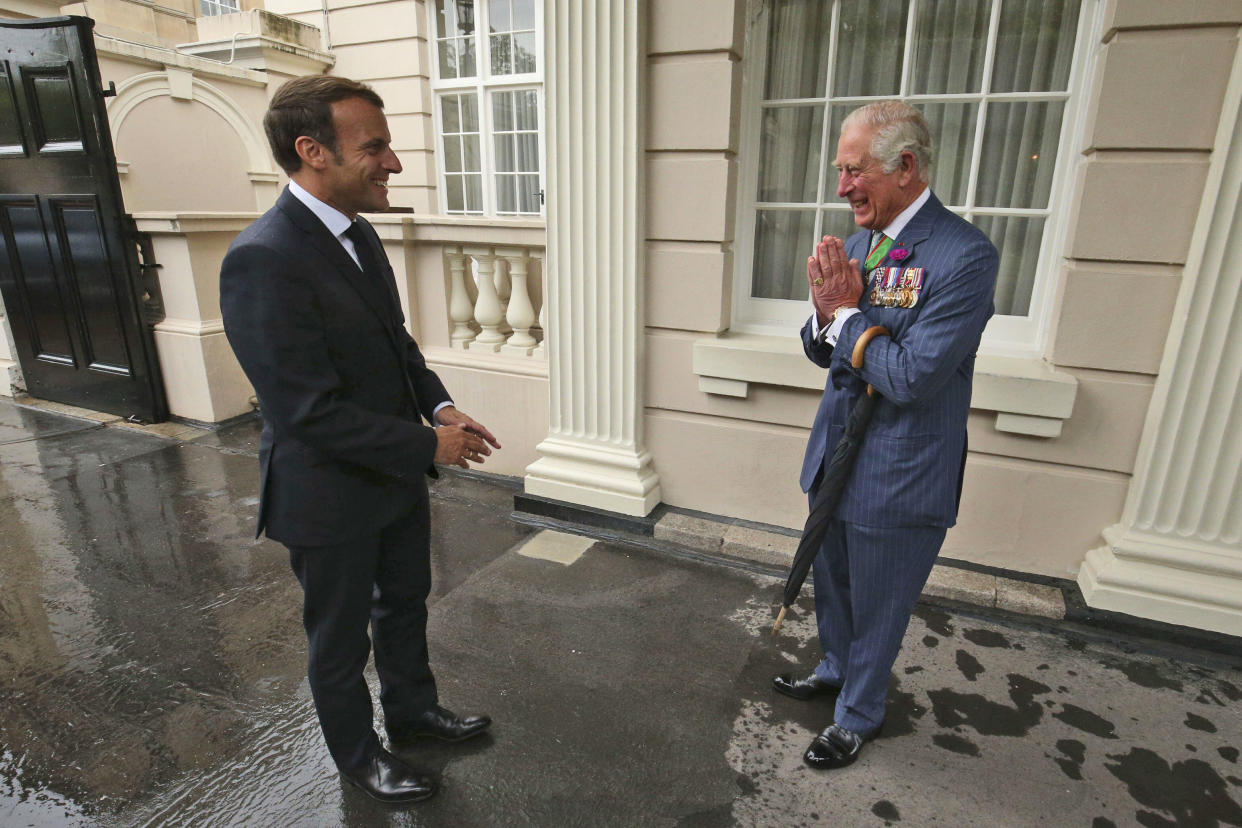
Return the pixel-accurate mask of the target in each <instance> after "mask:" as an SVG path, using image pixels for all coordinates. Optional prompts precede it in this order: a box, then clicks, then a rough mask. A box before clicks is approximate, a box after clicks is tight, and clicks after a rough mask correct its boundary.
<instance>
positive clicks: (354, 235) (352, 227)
mask: <svg viewBox="0 0 1242 828" xmlns="http://www.w3.org/2000/svg"><path fill="white" fill-rule="evenodd" d="M345 237H346V238H347V239H349V240H350V241H351V242H353V243H354V253H355V254H356V255H357V256H358V263H359V265H361V267H362V272H363V273H365V274H367V275H368V276H370V277H371V278H372V279H373V280H374V282H375V284H380V282H381V280H382V279H383V273H384V271H383V270H381V269H380V266H379V262H377V261H376V260H375V251H373V250H372V249H371V242H370V240H368V239H367V236H366V233H364V232H363V231H362V225H361V224H359V223H358V221H357V219H355V220H354V221H352V222H350V224H349V229H348V230H346V231H345Z"/></svg>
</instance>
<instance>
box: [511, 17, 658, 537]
mask: <svg viewBox="0 0 1242 828" xmlns="http://www.w3.org/2000/svg"><path fill="white" fill-rule="evenodd" d="M646 11H647V2H646V0H628V2H627V0H599V2H586V1H585V0H547V2H546V3H545V4H544V24H545V33H546V34H545V38H546V43H547V48H546V50H545V52H546V55H545V61H546V63H545V72H546V79H547V82H546V85H545V95H546V101H547V108H546V111H547V124H546V130H547V136H548V146H547V153H548V171H547V192H548V210H547V226H548V248H547V259H546V267H545V284H546V289H545V297H546V300H545V307H546V308H547V329H546V339H545V342H546V346H547V351H548V379H549V383H548V385H549V397H550V399H549V412H548V413H549V417H548V422H549V426H548V436H547V438H546V439H544V440H543V442H541V443H540V444H539V446H538V449H537V450H538V452H539V455H540V457H539V459H538V460H536V461H535V462H534V463H532V464H531V465H530V466H528V467H527V469H526V491H527V492H528V493H529V494H532V495H539V496H542V497H548V498H553V499H555V500H562V501H567V502H570V503H575V504H579V505H583V506H590V507H594V508H598V509H605V510H608V511H612V512H619V513H621V514H626V515H646V514H647V513H648V512H650V511H651V510H652V509H653V508H654V507H655V506H656V504H657V503H659V501H660V488H659V483H658V478H657V477H656V474H655V472H654V470H653V469H652V467H651V455H650V454H649V453H648V452H647V450H646V449H645V448H644V447H643V389H642V382H641V375H640V371H641V366H642V351H643V320H642V307H643V299H642V284H641V282H642V275H643V238H644V227H643V189H644V188H643V181H644V178H643V177H644V174H645V172H644V164H643V147H642V141H643V136H644V128H643V125H644V112H643V108H644V102H643V94H644V75H645V71H644V67H645V62H646V46H645V32H644V30H645V24H646Z"/></svg>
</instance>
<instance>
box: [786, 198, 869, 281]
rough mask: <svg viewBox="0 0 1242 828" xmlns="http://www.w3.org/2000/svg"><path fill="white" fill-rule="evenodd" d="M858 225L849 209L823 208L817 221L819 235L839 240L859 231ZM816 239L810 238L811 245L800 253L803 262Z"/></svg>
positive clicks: (803, 271) (843, 239)
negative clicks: (821, 215) (834, 237)
mask: <svg viewBox="0 0 1242 828" xmlns="http://www.w3.org/2000/svg"><path fill="white" fill-rule="evenodd" d="M859 229H860V228H859V226H858V225H857V224H855V223H854V214H853V213H851V212H850V211H849V210H825V211H824V212H823V217H822V218H821V219H820V223H819V235H820V236H821V237H823V236H836V237H837V238H838V239H840V240H841V241H845V240H846V239H848V238H849V237H850V236H852V235H854V234H855V233H857V232H858V231H859ZM815 241H816V239H812V240H811V247H808V248H807V249H806V250H805V251H804V252H803V254H802V259H801V261H803V262H805V261H806V257H807V256H809V255H811V250H812V249H814V245H815ZM802 275H803V281H805V280H806V268H805V267H803V268H802Z"/></svg>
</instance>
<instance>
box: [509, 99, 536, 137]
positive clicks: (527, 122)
mask: <svg viewBox="0 0 1242 828" xmlns="http://www.w3.org/2000/svg"><path fill="white" fill-rule="evenodd" d="M513 99H514V108H515V111H516V113H517V128H518V129H539V95H538V94H537V93H536V92H535V90H533V89H524V90H522V91H520V92H514V93H513Z"/></svg>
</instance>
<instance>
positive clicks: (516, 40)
mask: <svg viewBox="0 0 1242 828" xmlns="http://www.w3.org/2000/svg"><path fill="white" fill-rule="evenodd" d="M513 71H514V72H515V73H516V74H519V75H522V74H526V73H527V72H534V71H535V33H534V32H519V33H517V34H515V35H514V36H513Z"/></svg>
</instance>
